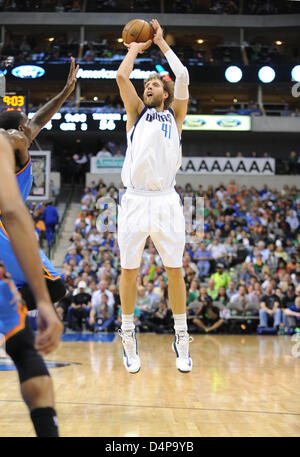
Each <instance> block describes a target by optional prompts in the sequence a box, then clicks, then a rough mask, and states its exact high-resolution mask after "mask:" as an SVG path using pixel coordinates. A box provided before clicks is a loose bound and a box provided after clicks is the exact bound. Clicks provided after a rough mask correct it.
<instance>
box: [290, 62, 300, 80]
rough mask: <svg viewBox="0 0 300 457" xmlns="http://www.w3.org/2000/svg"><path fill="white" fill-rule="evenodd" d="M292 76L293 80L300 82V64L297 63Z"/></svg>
mask: <svg viewBox="0 0 300 457" xmlns="http://www.w3.org/2000/svg"><path fill="white" fill-rule="evenodd" d="M291 76H292V80H293V81H297V82H300V65H296V66H295V67H294V68H293V69H292V71H291Z"/></svg>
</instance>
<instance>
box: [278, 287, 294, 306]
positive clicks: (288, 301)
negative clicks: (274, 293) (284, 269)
mask: <svg viewBox="0 0 300 457" xmlns="http://www.w3.org/2000/svg"><path fill="white" fill-rule="evenodd" d="M295 299H296V292H295V286H294V284H293V283H290V284H289V285H288V288H287V291H286V292H285V294H283V296H282V298H281V301H280V302H281V308H282V309H286V308H289V307H290V306H293V305H294V304H295Z"/></svg>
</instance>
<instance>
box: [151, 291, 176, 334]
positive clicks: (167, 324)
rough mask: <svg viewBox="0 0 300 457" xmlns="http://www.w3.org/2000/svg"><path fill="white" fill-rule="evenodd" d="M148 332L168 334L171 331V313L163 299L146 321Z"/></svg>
mask: <svg viewBox="0 0 300 457" xmlns="http://www.w3.org/2000/svg"><path fill="white" fill-rule="evenodd" d="M146 325H147V326H148V328H149V330H150V331H152V332H156V333H170V332H171V331H172V329H173V325H174V323H173V317H172V311H171V309H170V308H168V304H167V302H166V300H165V299H163V298H161V299H160V301H159V304H158V308H157V309H156V310H154V311H153V312H152V313H151V314H150V315H149V316H148V317H147V320H146Z"/></svg>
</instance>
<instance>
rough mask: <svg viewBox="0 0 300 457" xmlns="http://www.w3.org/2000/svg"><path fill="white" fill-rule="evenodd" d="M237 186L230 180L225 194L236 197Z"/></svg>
mask: <svg viewBox="0 0 300 457" xmlns="http://www.w3.org/2000/svg"><path fill="white" fill-rule="evenodd" d="M238 190H239V189H238V186H237V185H236V182H235V180H234V179H231V180H230V182H229V184H228V186H227V189H226V191H227V193H228V194H229V195H236V194H237V193H238Z"/></svg>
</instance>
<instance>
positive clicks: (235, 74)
mask: <svg viewBox="0 0 300 457" xmlns="http://www.w3.org/2000/svg"><path fill="white" fill-rule="evenodd" d="M242 77H243V72H242V70H241V69H240V68H239V67H236V66H234V65H233V66H230V67H228V68H227V69H226V71H225V78H226V79H227V81H228V82H230V83H238V82H239V81H240V80H241V79H242Z"/></svg>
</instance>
